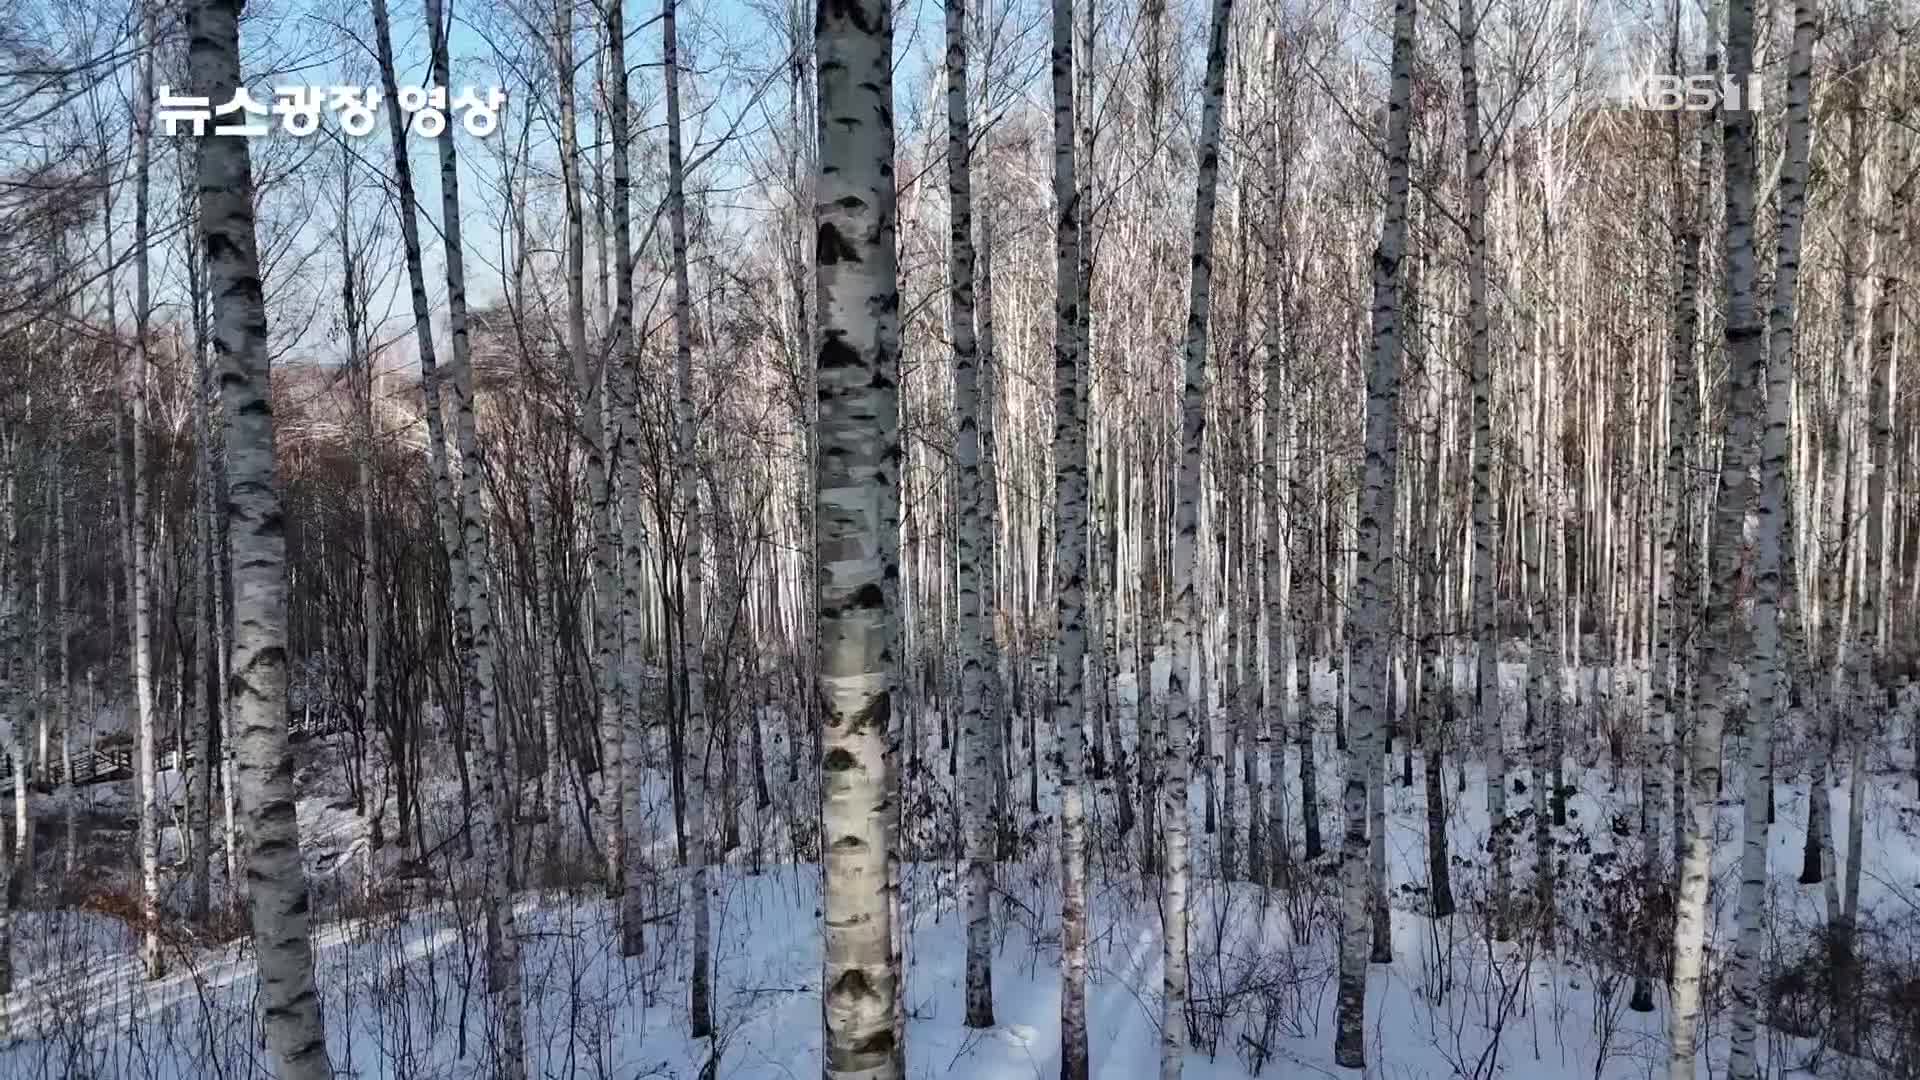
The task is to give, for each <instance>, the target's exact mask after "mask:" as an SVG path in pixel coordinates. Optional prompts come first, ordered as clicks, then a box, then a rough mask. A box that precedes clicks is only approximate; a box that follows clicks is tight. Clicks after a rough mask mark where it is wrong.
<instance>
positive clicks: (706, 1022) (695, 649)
mask: <svg viewBox="0 0 1920 1080" xmlns="http://www.w3.org/2000/svg"><path fill="white" fill-rule="evenodd" d="M676 7H677V4H676V2H675V0H665V2H664V4H663V5H662V7H661V19H660V22H661V36H662V39H663V48H664V53H663V55H664V58H665V60H664V66H665V68H666V84H667V220H668V225H669V227H670V229H671V232H672V239H673V357H674V360H673V371H674V376H673V383H674V434H673V450H674V458H675V471H676V472H677V473H678V475H679V482H678V484H677V485H676V488H677V493H678V494H679V496H680V500H681V518H682V521H683V523H684V527H685V540H684V544H685V549H684V558H683V561H682V563H681V566H682V572H683V573H684V574H685V583H684V585H683V586H682V591H681V599H680V644H681V659H682V663H683V665H684V666H685V670H686V688H687V702H686V705H687V714H686V715H687V719H686V724H687V729H686V730H687V757H688V764H687V856H688V860H689V862H690V863H691V864H692V865H691V867H690V869H691V871H692V874H691V878H692V885H691V888H690V889H689V896H688V898H687V902H688V904H689V905H690V906H691V907H692V908H693V973H692V975H691V977H690V978H689V980H688V990H689V993H690V995H691V998H692V1000H691V1004H690V1006H689V1008H690V1015H691V1026H692V1032H693V1037H694V1038H696V1039H701V1038H706V1037H708V1036H710V1035H712V1034H713V985H712V982H711V980H710V979H709V977H708V971H707V968H708V964H709V963H710V960H709V957H710V955H711V953H712V951H713V945H712V941H711V936H712V930H711V928H710V927H709V924H708V910H707V862H708V846H707V831H708V829H707V780H706V777H707V752H708V744H709V741H710V740H709V736H708V731H707V689H706V687H707V676H706V641H707V633H706V626H707V624H706V612H705V611H704V610H703V609H702V607H701V605H700V592H701V584H702V578H703V574H704V571H703V569H702V567H701V561H700V560H701V558H702V551H701V525H700V478H699V474H698V472H696V471H695V465H694V433H693V310H692V305H693V300H692V289H691V288H690V287H689V285H688V282H687V196H686V186H685V185H686V163H685V160H684V158H683V157H682V154H681V149H680V61H679V37H678V35H677V32H676V28H675V18H674V14H675V9H676ZM631 422H634V423H637V422H638V419H637V417H635V418H634V419H633V420H632V421H631ZM635 449H636V450H638V446H636V447H635ZM629 527H631V525H630V526H629ZM730 749H731V748H730V747H728V746H727V745H726V741H725V740H722V741H721V753H723V754H725V753H728V752H729V751H730Z"/></svg>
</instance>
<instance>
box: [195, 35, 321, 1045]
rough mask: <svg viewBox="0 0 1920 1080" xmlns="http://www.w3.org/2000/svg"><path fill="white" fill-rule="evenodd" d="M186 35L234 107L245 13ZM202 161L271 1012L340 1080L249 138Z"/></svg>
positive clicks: (243, 789) (285, 1035) (239, 708)
mask: <svg viewBox="0 0 1920 1080" xmlns="http://www.w3.org/2000/svg"><path fill="white" fill-rule="evenodd" d="M188 35H189V40H190V42H191V44H190V45H189V47H188V52H187V59H188V65H189V68H190V71H191V74H192V85H193V87H194V92H195V93H197V94H201V95H204V96H206V97H209V98H211V99H212V100H214V101H227V100H230V99H231V98H232V97H233V94H234V90H235V88H237V87H238V86H240V85H241V82H240V4H239V3H238V2H237V0H199V2H197V3H195V4H194V5H193V6H192V7H191V8H190V9H189V12H188ZM198 156H199V164H198V175H199V197H200V214H199V220H200V234H201V238H202V241H203V243H204V249H203V250H204V251H205V253H206V270H207V292H208V295H209V296H211V297H212V298H213V324H212V338H213V354H214V357H215V359H216V360H217V361H218V363H219V371H220V375H219V379H220V391H221V400H222V405H223V409H224V412H225V415H226V423H227V462H226V492H225V503H226V506H227V509H228V514H229V523H230V529H231V532H230V542H231V543H232V545H233V596H234V600H233V618H234V627H235V630H234V637H233V655H232V662H231V671H230V675H229V679H228V689H229V691H230V693H231V708H232V713H231V715H232V731H233V735H234V739H235V742H236V743H237V745H236V747H235V752H234V773H235V780H236V782H237V786H238V788H239V794H240V808H241V811H242V813H243V814H244V816H245V818H246V845H247V858H246V875H247V882H248V888H247V895H248V901H249V914H250V916H251V922H252V927H253V951H254V956H255V962H256V964H257V966H258V968H259V996H260V1005H261V1015H262V1020H263V1024H264V1027H265V1029H266V1042H267V1047H268V1050H269V1052H270V1053H271V1054H272V1058H273V1067H272V1071H273V1074H274V1075H275V1076H276V1077H279V1078H280V1080H330V1078H331V1077H332V1075H333V1070H332V1068H331V1066H330V1064H329V1062H328V1057H327V1041H326V1031H325V1029H324V1028H323V1027H322V1026H321V1015H320V998H319V995H318V994H317V993H316V992H315V986H314V979H313V946H312V941H311V939H310V937H309V935H308V920H309V914H308V912H309V905H308V898H307V883H306V876H305V874H304V872H303V870H302V867H301V859H300V835H299V827H298V821H297V819H296V817H295V814H294V802H293V800H294V787H293V767H292V761H291V758H290V757H289V752H288V749H287V726H286V716H287V650H286V642H287V599H286V598H287V564H286V537H285V534H284V532H283V529H284V518H283V515H282V507H281V502H280V495H279V488H278V478H277V476H276V472H275V467H274V457H273V452H274V423H273V409H272V405H271V400H272V399H271V396H270V394H269V378H270V375H269V360H268V355H267V312H266V303H265V300H264V298H263V295H262V291H261V286H260V258H259V251H258V249H257V248H256V247H255V243H254V187H253V173H252V167H251V163H250V162H249V160H248V153H247V142H246V139H245V138H243V137H241V136H225V135H214V134H212V133H211V131H209V133H208V134H207V135H205V136H203V137H202V138H201V139H200V146H199V155H198Z"/></svg>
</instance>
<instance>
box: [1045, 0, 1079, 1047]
mask: <svg viewBox="0 0 1920 1080" xmlns="http://www.w3.org/2000/svg"><path fill="white" fill-rule="evenodd" d="M1074 29H1075V27H1074V21H1073V0H1053V48H1052V54H1051V57H1050V60H1051V67H1052V75H1053V213H1054V231H1053V237H1054V239H1053V257H1054V262H1053V266H1054V272H1053V284H1054V298H1053V316H1054V318H1053V469H1054V523H1055V528H1056V529H1057V530H1058V535H1057V538H1056V540H1055V543H1054V565H1053V585H1054V589H1053V597H1054V618H1055V623H1054V647H1055V649H1056V650H1057V652H1056V654H1055V655H1056V664H1055V670H1054V678H1055V680H1056V689H1055V695H1054V700H1053V709H1052V711H1053V729H1054V737H1055V738H1057V739H1059V740H1060V757H1059V761H1060V862H1061V876H1060V883H1061V884H1060V893H1061V897H1060V981H1061V988H1060V1077H1061V1080H1086V1077H1087V820H1086V791H1085V790H1084V787H1083V785H1084V780H1083V773H1084V771H1085V767H1086V720H1087V716H1086V684H1085V678H1086V664H1085V661H1086V654H1087V626H1086V598H1087V579H1086V563H1087V560H1086V553H1087V417H1086V398H1085V396H1084V395H1083V393H1082V392H1081V372H1082V368H1083V365H1082V358H1081V352H1080V350H1081V346H1082V344H1083V339H1082V337H1081V327H1082V322H1083V320H1084V318H1085V315H1086V311H1085V308H1084V307H1082V304H1083V302H1084V300H1085V294H1084V290H1083V289H1082V288H1081V281H1080V268H1081V265H1082V262H1081V245H1082V243H1083V242H1084V238H1083V237H1082V236H1081V235H1080V221H1081V214H1080V200H1079V186H1078V180H1077V179H1076V176H1075V172H1074V167H1075V160H1074V159H1075V157H1076V154H1075V152H1074V151H1075V135H1076V131H1075V127H1074V104H1075V103H1074V100H1073V94H1074V80H1073V75H1074V68H1073V35H1074Z"/></svg>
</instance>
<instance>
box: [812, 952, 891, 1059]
mask: <svg viewBox="0 0 1920 1080" xmlns="http://www.w3.org/2000/svg"><path fill="white" fill-rule="evenodd" d="M828 992H829V993H830V994H832V995H833V996H834V997H840V998H877V997H879V996H880V995H879V994H877V993H875V992H874V989H873V983H872V982H871V981H870V980H869V979H868V978H867V973H866V972H864V971H861V970H860V969H859V968H848V969H847V970H845V971H843V972H841V973H840V977H839V978H838V979H835V980H834V981H833V988H832V989H831V990H830V991H828ZM887 1045H888V1046H892V1045H893V1033H892V1032H891V1031H889V1032H887Z"/></svg>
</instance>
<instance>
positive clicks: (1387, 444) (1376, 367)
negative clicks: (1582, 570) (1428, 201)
mask: <svg viewBox="0 0 1920 1080" xmlns="http://www.w3.org/2000/svg"><path fill="white" fill-rule="evenodd" d="M1413 24H1414V6H1413V0H1395V3H1394V10H1393V82H1392V86H1391V89H1390V90H1389V91H1388V97H1387V141H1386V154H1387V207H1386V215H1385V218H1384V220H1383V222H1382V224H1381V228H1380V246H1379V247H1378V248H1376V249H1375V251H1374V255H1373V324H1372V338H1373V341H1372V359H1371V362H1370V364H1369V366H1368V370H1367V422H1366V448H1365V453H1366V465H1365V469H1364V472H1363V476H1364V479H1363V484H1362V487H1361V489H1360V507H1359V515H1358V518H1357V525H1358V529H1357V533H1358V541H1359V543H1358V548H1359V551H1358V555H1359V564H1358V567H1357V570H1356V577H1355V589H1354V592H1355V595H1356V603H1355V604H1354V612H1353V628H1352V635H1351V638H1350V646H1351V649H1352V657H1353V660H1352V663H1351V664H1350V665H1349V666H1348V670H1349V671H1351V672H1352V675H1351V676H1350V678H1349V681H1348V684H1347V695H1348V697H1347V700H1348V702H1349V706H1350V708H1351V711H1352V717H1353V726H1352V728H1351V730H1349V731H1348V733H1347V761H1346V776H1345V778H1344V780H1343V790H1342V794H1341V804H1342V807H1343V809H1344V810H1345V812H1346V831H1345V834H1344V836H1343V838H1342V841H1341V847H1340V891H1341V914H1342V918H1341V922H1340V990H1339V1014H1338V1021H1337V1023H1338V1026H1337V1028H1336V1029H1335V1032H1334V1042H1333V1053H1334V1060H1335V1061H1336V1062H1337V1063H1339V1064H1340V1065H1343V1066H1345V1067H1347V1068H1350V1069H1354V1068H1362V1067H1364V1066H1365V1064H1366V1000H1367V959H1368V945H1369V944H1370V941H1369V935H1367V934H1365V933H1364V932H1363V931H1364V929H1365V927H1366V923H1367V921H1368V918H1367V917H1368V911H1369V909H1370V907H1371V906H1372V904H1371V899H1372V898H1371V896H1370V895H1369V894H1370V891H1371V888H1370V886H1371V884H1372V883H1371V881H1370V880H1369V879H1370V878H1371V877H1372V876H1373V875H1372V874H1370V873H1369V867H1368V865H1367V860H1368V858H1369V854H1370V852H1369V840H1368V835H1367V834H1368V822H1367V815H1368V812H1369V802H1370V791H1369V785H1371V784H1372V783H1374V782H1375V780H1376V773H1377V772H1378V771H1379V768H1380V762H1381V754H1380V744H1379V736H1380V734H1381V732H1382V731H1383V729H1384V717H1383V716H1382V715H1381V709H1380V704H1381V698H1382V685H1381V684H1382V675H1383V674H1384V673H1385V671H1386V663H1385V660H1386V656H1387V651H1386V647H1385V643H1384V642H1382V641H1381V638H1382V637H1384V636H1385V635H1386V633H1387V632H1388V611H1389V601H1388V597H1387V596H1386V590H1387V589H1388V588H1389V587H1390V582H1389V581H1388V580H1387V575H1388V573H1389V570H1390V567H1391V562H1390V558H1391V554H1392V547H1393V518H1394V502H1395V499H1396V491H1395V469H1396V462H1395V461H1394V457H1395V456H1396V455H1395V451H1396V450H1397V448H1398V447H1397V440H1396V439H1395V438H1394V436H1393V431H1392V428H1393V426H1394V424H1395V416H1394V402H1395V400H1396V399H1397V398H1398V397H1399V384H1400V293H1399V287H1398V280H1399V270H1400V258H1401V254H1402V252H1403V250H1404V249H1405V247H1406V238H1407V151H1408V143H1409V135H1408V120H1409V115H1408V113H1409V111H1410V101H1411V98H1412V93H1413V85H1412V67H1413ZM1375 917H1376V918H1377V917H1378V912H1376V913H1375ZM1386 936H1387V937H1389V938H1391V933H1390V932H1389V933H1387V935H1386Z"/></svg>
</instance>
